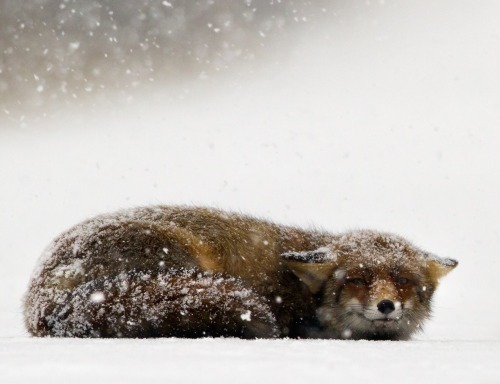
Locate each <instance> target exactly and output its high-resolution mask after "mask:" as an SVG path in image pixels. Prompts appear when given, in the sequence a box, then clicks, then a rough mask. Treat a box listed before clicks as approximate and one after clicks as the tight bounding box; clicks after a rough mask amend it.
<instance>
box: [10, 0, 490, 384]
mask: <svg viewBox="0 0 500 384" xmlns="http://www.w3.org/2000/svg"><path fill="white" fill-rule="evenodd" d="M172 3H175V2H172ZM261 3H263V2H260V3H259V2H258V1H256V2H255V4H257V5H258V4H261ZM327 3H328V2H327ZM326 5H327V6H328V9H327V10H328V12H325V13H326V16H325V15H324V16H323V17H324V18H322V19H321V20H320V19H314V20H315V21H311V22H308V19H307V17H306V18H305V20H304V19H302V18H301V27H300V28H298V27H297V28H290V30H288V29H287V28H288V27H287V24H286V23H285V27H284V28H285V29H284V33H283V34H281V35H280V36H279V38H276V39H275V40H274V41H273V40H272V39H271V36H269V35H266V34H265V33H264V36H261V34H259V36H260V37H261V38H262V39H263V41H264V42H267V40H266V39H268V40H269V41H270V42H269V45H270V48H269V47H267V48H268V49H261V48H262V47H261V45H262V44H263V43H262V42H260V43H259V42H258V43H255V42H253V40H252V41H249V40H243V42H242V44H243V43H244V44H247V45H246V47H247V53H248V55H247V56H246V57H247V58H248V57H254V59H252V60H247V59H245V60H243V59H242V60H239V61H238V60H234V61H231V66H230V68H229V69H227V70H223V71H217V70H213V68H207V72H206V73H204V74H203V76H199V73H196V74H195V73H194V72H189V71H186V72H185V73H183V74H182V76H181V75H179V76H180V78H176V79H175V81H173V80H172V79H171V78H169V77H168V76H167V77H165V78H163V79H162V80H161V81H160V80H158V81H154V82H152V84H151V85H148V86H147V87H146V86H145V87H138V88H137V89H129V88H127V90H126V91H125V92H124V91H123V90H120V89H116V88H115V89H109V90H106V89H105V90H104V91H103V90H101V91H99V92H98V91H95V92H96V98H95V99H94V98H93V97H92V94H93V92H90V95H91V96H90V97H89V95H86V96H85V95H84V94H75V95H74V96H71V95H70V96H68V97H71V98H73V99H75V100H78V102H68V103H65V104H64V106H62V105H59V106H58V104H57V103H56V104H55V105H54V104H53V103H52V104H51V103H50V102H47V108H46V109H45V110H44V109H43V108H42V107H43V104H42V106H40V104H37V107H36V108H33V109H30V108H31V106H30V104H29V103H28V104H27V105H26V106H24V108H25V109H24V110H23V105H21V106H18V108H17V110H16V111H14V109H12V110H11V109H10V107H9V112H8V113H7V112H5V111H4V114H3V117H2V118H1V120H0V124H1V125H0V164H2V166H1V173H0V212H1V219H0V239H1V241H0V263H1V264H0V381H1V382H2V383H4V382H9V383H11V382H12V383H15V382H29V381H31V380H41V381H42V382H51V383H56V382H84V381H88V380H95V381H97V382H100V381H104V380H110V379H112V380H114V381H118V380H120V382H123V383H126V382H137V381H139V380H143V379H145V380H149V381H152V382H155V381H158V382H160V381H162V382H164V381H165V380H169V381H171V382H195V381H199V382H228V381H229V380H232V381H238V382H271V381H273V382H276V381H281V380H283V381H284V380H285V379H287V380H290V381H293V382H304V381H312V380H315V379H319V380H328V381H330V380H332V382H333V381H345V380H349V381H355V380H366V381H368V380H370V381H371V382H382V381H383V382H388V383H389V382H400V381H405V382H408V383H417V382H431V383H432V382H438V381H439V382H440V383H442V382H450V383H457V382H475V383H498V382H500V368H499V364H498V356H499V352H500V325H499V321H498V319H499V317H500V306H499V301H498V285H497V283H496V279H497V278H498V275H499V273H500V268H499V255H500V243H499V241H498V239H499V238H500V226H499V224H498V223H499V221H498V219H499V217H500V199H499V196H500V150H499V148H500V131H499V128H500V71H499V69H500V24H499V23H498V20H499V18H500V3H498V2H496V1H488V0H485V1H481V2H477V1H472V0H455V1H452V0H442V1H437V0H435V1H434V0H422V1H418V2H416V1H413V2H407V1H403V0H397V1H396V0H392V1H391V0H385V1H371V2H368V1H332V2H329V3H328V4H326ZM2 17H4V15H2ZM294 17H295V16H294V15H293V13H291V14H288V13H287V14H284V15H283V18H284V20H285V21H287V20H288V21H293V20H294ZM304 17H305V16H304ZM247 28H250V29H251V28H252V27H251V25H250V26H247ZM6 41H7V40H6V39H4V40H0V42H2V43H3V44H5V42H6ZM82 44H83V43H82ZM264 45H266V44H264ZM80 46H83V45H80ZM1 48H2V50H1V51H3V52H4V53H3V54H5V52H7V51H5V49H4V47H1ZM8 52H11V51H8ZM254 53H255V55H253V54H254ZM9 54H11V53H9ZM23 57H24V56H23ZM9 60H12V59H11V58H10V59H9ZM18 64H19V66H20V68H21V66H22V63H18ZM136 64H137V63H136ZM176 65H179V64H176ZM12 70H15V68H14V69H12V68H11V73H12ZM2 71H3V72H2V73H4V74H5V68H3V69H2ZM19 73H22V71H21V69H20V70H19ZM138 76H139V75H138ZM141 76H142V75H141ZM139 79H141V78H140V76H139ZM115 80H116V79H113V81H115ZM30 81H31V79H30ZM124 81H125V80H124ZM134 81H137V78H135V79H134ZM144 81H145V82H147V81H149V80H147V79H145V80H144ZM114 84H115V87H116V83H114ZM0 91H1V92H3V94H2V98H1V100H6V95H8V92H9V90H8V89H7V90H6V89H3V88H1V87H0ZM34 91H35V92H38V91H37V89H36V86H35V88H34ZM82 92H83V93H85V92H87V91H85V92H84V91H82ZM87 93H88V92H87ZM12 94H15V95H18V94H19V93H16V92H13V93H12ZM23 95H29V92H28V93H24V94H23ZM59 96H60V95H59ZM26 97H28V96H26ZM79 100H81V101H79ZM2 109H3V110H5V109H6V108H2ZM41 110H44V112H46V115H47V116H43V117H41V114H40V111H41ZM158 203H175V204H191V203H192V204H201V205H210V206H217V207H220V208H225V209H233V210H239V211H243V212H245V213H251V214H255V215H258V216H263V217H266V218H269V219H272V220H275V221H277V222H280V223H287V224H296V225H302V226H306V227H307V226H311V225H315V226H320V227H323V228H325V229H328V230H332V231H341V230H346V229H352V228H365V227H370V228H376V229H381V230H387V231H393V232H397V233H399V234H401V235H403V236H405V237H407V238H409V239H410V240H411V241H413V242H415V243H416V244H418V245H419V246H421V247H423V248H425V249H427V250H429V251H432V252H434V253H436V254H439V255H441V256H444V257H452V258H455V259H457V260H459V262H460V265H459V266H458V268H457V269H456V270H454V271H453V272H452V273H451V274H450V275H449V276H447V277H446V278H445V279H444V280H443V282H442V285H441V286H440V288H439V289H438V292H437V295H436V296H435V311H434V318H433V319H432V320H431V321H429V323H428V324H427V327H426V328H425V330H424V332H423V333H422V334H420V335H418V336H417V337H416V338H415V339H416V340H415V341H411V342H397V343H393V342H354V341H311V340H294V341H292V340H281V341H269V340H267V341H241V340H232V339H227V340H173V339H172V340H142V341H141V340H93V341H85V340H55V339H51V340H49V339H45V340H44V339H42V340H40V339H32V338H30V337H28V335H27V334H26V332H25V330H24V328H23V325H22V314H21V305H20V302H21V296H22V293H23V291H24V289H25V287H26V284H27V281H28V279H29V276H30V273H31V270H32V268H33V266H34V264H35V262H36V259H37V258H38V255H39V254H40V253H41V251H42V249H43V248H44V246H45V245H46V244H47V243H48V242H49V241H50V240H51V239H52V238H53V237H54V236H55V235H56V234H58V233H59V232H61V231H63V230H64V229H66V228H68V227H69V226H71V225H73V224H74V223H76V222H78V221H80V220H83V219H85V218H87V217H89V216H92V215H95V214H97V213H101V212H106V211H111V210H115V209H119V208H125V207H130V206H136V205H149V204H158ZM4 379H6V380H4Z"/></svg>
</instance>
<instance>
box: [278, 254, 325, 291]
mask: <svg viewBox="0 0 500 384" xmlns="http://www.w3.org/2000/svg"><path fill="white" fill-rule="evenodd" d="M281 257H282V259H283V260H284V261H285V263H286V265H287V266H288V268H290V270H291V271H292V272H293V273H294V274H295V276H297V277H298V278H299V280H301V281H302V282H303V283H304V284H305V285H307V287H308V288H309V290H310V291H311V292H312V293H318V292H319V290H320V289H321V287H322V286H323V284H324V282H325V281H326V280H327V279H328V278H329V277H330V276H332V274H333V270H334V268H335V264H334V259H335V258H334V257H333V255H332V253H331V252H330V250H329V249H324V248H320V249H317V250H315V251H307V252H286V253H283V254H282V255H281Z"/></svg>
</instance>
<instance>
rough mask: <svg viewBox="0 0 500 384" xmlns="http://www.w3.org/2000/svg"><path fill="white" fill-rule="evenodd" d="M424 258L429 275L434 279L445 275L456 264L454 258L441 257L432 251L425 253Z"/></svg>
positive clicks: (436, 279)
mask: <svg viewBox="0 0 500 384" xmlns="http://www.w3.org/2000/svg"><path fill="white" fill-rule="evenodd" d="M425 258H426V259H427V265H428V267H429V272H430V275H431V277H432V278H433V279H434V280H435V281H438V280H439V279H440V278H441V277H443V276H445V275H447V274H448V273H449V272H451V271H452V270H453V269H454V268H455V267H456V266H457V265H458V261H456V260H453V259H447V258H441V257H438V256H436V255H433V254H432V253H425Z"/></svg>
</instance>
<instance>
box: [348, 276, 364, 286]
mask: <svg viewBox="0 0 500 384" xmlns="http://www.w3.org/2000/svg"><path fill="white" fill-rule="evenodd" d="M347 283H349V284H352V285H356V286H358V287H360V286H363V285H366V280H365V279H362V278H359V277H357V278H354V279H348V280H347Z"/></svg>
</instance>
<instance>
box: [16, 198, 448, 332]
mask: <svg viewBox="0 0 500 384" xmlns="http://www.w3.org/2000/svg"><path fill="white" fill-rule="evenodd" d="M456 265H457V262H456V261H455V260H452V259H446V258H439V257H437V256H434V255H432V254H430V253H427V252H425V251H422V250H421V249H419V248H417V247H415V246H414V245H412V244H410V243H409V242H408V241H406V240H405V239H403V238H401V237H399V236H395V235H392V234H388V233H382V232H376V231H368V230H360V231H352V232H346V233H342V234H331V233H326V232H321V231H307V230H303V229H299V228H294V227H288V226H282V225H277V224H274V223H271V222H267V221H263V220H259V219H255V218H252V217H249V216H243V215H239V214H234V213H226V212H223V211H220V210H216V209H210V208H197V207H171V206H155V207H147V208H136V209H131V210H126V211H121V212H117V213H113V214H107V215H102V216H98V217H96V218H93V219H90V220H87V221H85V222H83V223H81V224H78V225H76V226H75V227H73V228H71V229H70V230H68V231H67V232H65V233H63V234H62V235H60V236H59V237H57V238H56V239H55V240H54V241H53V242H52V244H51V245H50V246H49V247H48V248H47V250H46V251H45V252H44V254H43V255H42V257H41V260H40V262H39V264H38V266H37V268H36V269H35V271H34V274H33V277H32V279H31V281H30V284H29V288H28V291H27V293H26V295H25V297H24V316H25V324H26V327H27V329H28V330H29V332H30V333H31V334H32V335H35V336H59V337H138V338H145V337H190V338H193V337H241V338H276V337H292V338H350V339H371V340H406V339H409V338H410V336H411V335H412V334H413V333H414V332H415V331H417V330H419V329H421V328H422V324H423V322H424V321H425V320H426V319H427V318H428V317H429V315H430V312H431V299H432V296H433V293H434V291H435V289H436V287H437V284H438V281H439V279H440V278H441V277H442V276H444V275H446V274H447V273H448V272H450V271H451V270H452V269H453V268H455V266H456Z"/></svg>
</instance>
